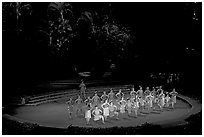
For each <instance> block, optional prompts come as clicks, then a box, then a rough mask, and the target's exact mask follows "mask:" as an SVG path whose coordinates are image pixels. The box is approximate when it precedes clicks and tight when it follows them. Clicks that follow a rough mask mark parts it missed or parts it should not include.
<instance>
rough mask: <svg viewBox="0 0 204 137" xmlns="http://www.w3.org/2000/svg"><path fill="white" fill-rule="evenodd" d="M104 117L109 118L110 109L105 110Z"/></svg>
mask: <svg viewBox="0 0 204 137" xmlns="http://www.w3.org/2000/svg"><path fill="white" fill-rule="evenodd" d="M103 115H104V116H109V108H104V110H103Z"/></svg>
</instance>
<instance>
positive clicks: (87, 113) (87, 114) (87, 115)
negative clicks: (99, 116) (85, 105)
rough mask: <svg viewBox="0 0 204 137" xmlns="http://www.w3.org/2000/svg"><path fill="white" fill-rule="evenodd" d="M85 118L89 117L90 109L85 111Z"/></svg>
mask: <svg viewBox="0 0 204 137" xmlns="http://www.w3.org/2000/svg"><path fill="white" fill-rule="evenodd" d="M85 118H91V110H87V111H86V113H85Z"/></svg>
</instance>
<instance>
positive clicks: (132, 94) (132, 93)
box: [130, 88, 136, 100]
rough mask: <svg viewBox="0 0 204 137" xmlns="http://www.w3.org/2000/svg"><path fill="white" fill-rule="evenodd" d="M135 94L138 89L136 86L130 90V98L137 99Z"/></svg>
mask: <svg viewBox="0 0 204 137" xmlns="http://www.w3.org/2000/svg"><path fill="white" fill-rule="evenodd" d="M135 96H136V91H135V89H134V88H132V90H131V91H130V98H131V99H132V100H134V99H135Z"/></svg>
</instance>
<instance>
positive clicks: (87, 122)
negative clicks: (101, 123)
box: [85, 103, 93, 124]
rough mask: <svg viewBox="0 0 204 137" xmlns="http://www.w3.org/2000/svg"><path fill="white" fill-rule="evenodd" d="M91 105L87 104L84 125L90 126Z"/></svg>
mask: <svg viewBox="0 0 204 137" xmlns="http://www.w3.org/2000/svg"><path fill="white" fill-rule="evenodd" d="M92 108H93V107H92V106H91V103H89V104H87V106H86V110H85V119H86V124H90V122H89V121H90V119H91V110H92Z"/></svg>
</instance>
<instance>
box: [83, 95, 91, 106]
mask: <svg viewBox="0 0 204 137" xmlns="http://www.w3.org/2000/svg"><path fill="white" fill-rule="evenodd" d="M84 103H85V104H86V105H88V104H90V103H92V99H91V98H90V97H88V98H87V99H86V100H85V101H84Z"/></svg>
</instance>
